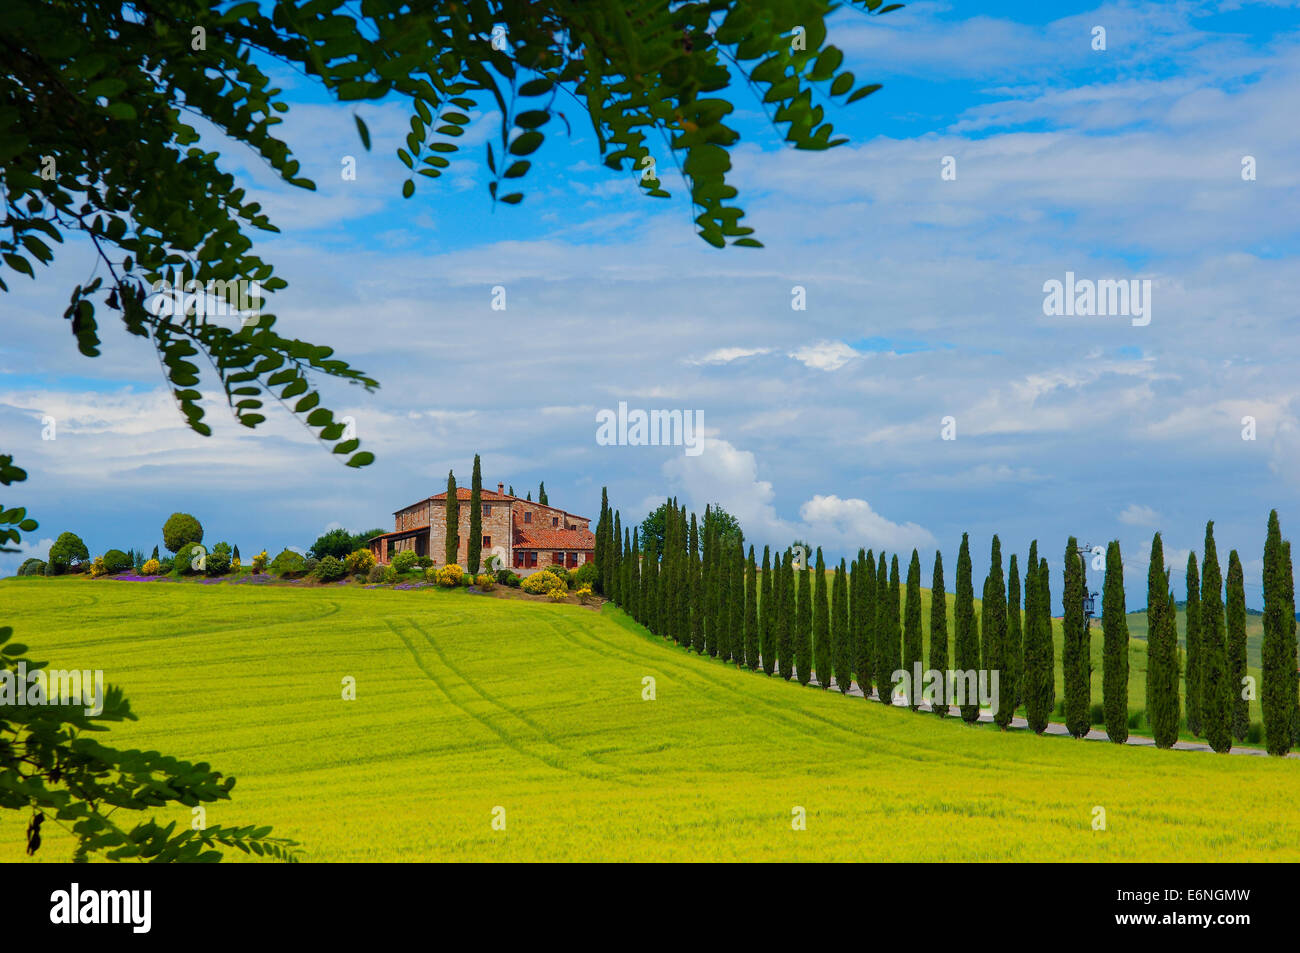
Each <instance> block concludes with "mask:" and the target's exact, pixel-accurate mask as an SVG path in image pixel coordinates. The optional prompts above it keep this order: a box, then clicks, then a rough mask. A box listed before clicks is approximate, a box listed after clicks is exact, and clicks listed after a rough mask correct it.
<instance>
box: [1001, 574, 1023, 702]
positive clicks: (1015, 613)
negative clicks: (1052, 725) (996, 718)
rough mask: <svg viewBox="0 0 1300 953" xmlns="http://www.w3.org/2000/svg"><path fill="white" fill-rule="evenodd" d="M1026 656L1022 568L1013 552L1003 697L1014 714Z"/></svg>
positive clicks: (1019, 695)
mask: <svg viewBox="0 0 1300 953" xmlns="http://www.w3.org/2000/svg"><path fill="white" fill-rule="evenodd" d="M1024 657H1025V634H1024V626H1023V624H1022V623H1021V615H1020V568H1019V567H1018V566H1017V565H1016V554H1015V553H1012V554H1011V561H1010V562H1009V563H1007V638H1006V645H1005V647H1004V649H1003V651H1002V661H1003V664H1004V671H1005V672H1006V677H1005V679H1004V680H1003V683H1002V693H1003V697H1004V698H1005V699H1006V704H1009V705H1010V706H1011V711H1012V714H1014V713H1015V710H1016V707H1017V706H1018V705H1019V704H1020V699H1021V697H1022V694H1021V689H1020V678H1021V675H1022V674H1023V673H1022V672H1021V663H1022V662H1023V660H1024Z"/></svg>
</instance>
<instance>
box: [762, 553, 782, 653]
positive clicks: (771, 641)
mask: <svg viewBox="0 0 1300 953" xmlns="http://www.w3.org/2000/svg"><path fill="white" fill-rule="evenodd" d="M776 558H777V565H778V566H780V559H781V556H780V554H779V553H778V554H777V557H776ZM778 571H779V570H778ZM760 591H761V595H760V597H759V609H760V614H759V617H758V653H759V655H760V657H761V658H762V660H763V674H764V675H771V674H772V673H773V672H774V671H776V602H775V600H776V583H775V581H774V579H773V578H772V553H771V549H770V548H769V547H767V546H764V547H763V579H762V582H761V583H760Z"/></svg>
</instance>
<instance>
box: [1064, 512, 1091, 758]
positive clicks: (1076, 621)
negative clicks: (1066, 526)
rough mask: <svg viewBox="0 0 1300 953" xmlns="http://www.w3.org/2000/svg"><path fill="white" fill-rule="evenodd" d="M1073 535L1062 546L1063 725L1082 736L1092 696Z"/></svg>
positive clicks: (1081, 585) (1081, 581)
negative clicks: (1063, 547) (1063, 558)
mask: <svg viewBox="0 0 1300 953" xmlns="http://www.w3.org/2000/svg"><path fill="white" fill-rule="evenodd" d="M1078 549H1079V542H1078V540H1076V539H1075V538H1074V537H1073V536H1071V537H1070V540H1069V542H1068V543H1066V546H1065V583H1064V589H1063V591H1062V594H1061V606H1062V609H1063V610H1064V614H1063V616H1062V619H1061V630H1062V631H1061V673H1062V675H1063V676H1064V677H1063V683H1064V686H1065V727H1066V730H1067V731H1069V732H1070V734H1071V735H1073V736H1074V737H1075V738H1082V737H1084V736H1085V735H1086V734H1087V733H1088V730H1089V728H1091V725H1090V724H1089V720H1090V715H1091V707H1092V696H1091V692H1090V690H1089V687H1088V661H1089V659H1088V655H1089V652H1088V636H1087V633H1086V631H1085V629H1084V619H1083V590H1084V579H1083V559H1082V558H1081V557H1080V555H1079V551H1078Z"/></svg>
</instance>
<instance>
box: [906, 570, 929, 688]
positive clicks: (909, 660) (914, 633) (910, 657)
mask: <svg viewBox="0 0 1300 953" xmlns="http://www.w3.org/2000/svg"><path fill="white" fill-rule="evenodd" d="M924 668H925V658H924V649H923V646H922V636H921V557H920V555H918V554H917V551H916V550H915V549H913V550H912V561H911V562H910V563H908V564H907V603H906V609H905V611H904V613H903V665H902V669H903V671H905V672H907V677H908V682H907V684H908V685H910V686H911V692H910V693H909V696H908V699H907V703H908V704H909V705H910V706H911V708H912V711H916V710H917V709H918V708H920V707H921V690H922V687H923V685H924V681H923V680H922V681H915V678H916V673H917V671H918V669H924ZM922 679H924V676H922Z"/></svg>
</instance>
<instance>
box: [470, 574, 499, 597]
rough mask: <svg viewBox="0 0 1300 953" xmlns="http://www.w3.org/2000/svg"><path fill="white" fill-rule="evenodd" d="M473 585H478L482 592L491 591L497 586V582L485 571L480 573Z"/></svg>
mask: <svg viewBox="0 0 1300 953" xmlns="http://www.w3.org/2000/svg"><path fill="white" fill-rule="evenodd" d="M474 585H476V586H478V587H479V588H480V589H482V590H483V591H484V592H491V591H492V590H493V589H495V588H496V587H497V582H496V580H495V579H493V578H492V577H491V576H489V575H488V574H487V573H481V574H480V575H479V576H478V577H477V578H476V579H475V580H474Z"/></svg>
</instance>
